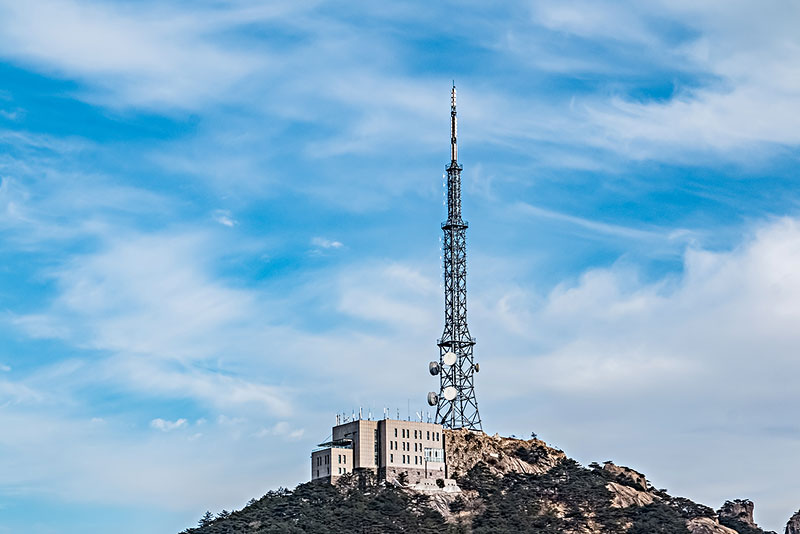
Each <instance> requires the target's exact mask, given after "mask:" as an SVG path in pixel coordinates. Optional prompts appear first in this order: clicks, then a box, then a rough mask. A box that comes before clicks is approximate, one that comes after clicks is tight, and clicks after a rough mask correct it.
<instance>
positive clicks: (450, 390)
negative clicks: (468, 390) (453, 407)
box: [444, 353, 458, 401]
mask: <svg viewBox="0 0 800 534" xmlns="http://www.w3.org/2000/svg"><path fill="white" fill-rule="evenodd" d="M451 354H452V353H451ZM456 395H458V390H457V389H456V388H454V387H453V386H447V387H446V388H444V398H445V399H447V400H449V401H451V400H453V399H455V398H456Z"/></svg>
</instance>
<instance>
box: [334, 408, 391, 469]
mask: <svg viewBox="0 0 800 534" xmlns="http://www.w3.org/2000/svg"><path fill="white" fill-rule="evenodd" d="M377 430H378V421H368V420H366V419H359V420H357V421H351V422H349V423H344V424H342V425H337V426H335V427H333V438H332V439H333V441H336V440H340V439H351V440H353V462H354V467H357V468H358V467H365V468H369V469H377V468H378V464H377V463H376V461H375V438H376V432H377ZM378 446H379V449H378V450H379V451H380V438H379V437H378Z"/></svg>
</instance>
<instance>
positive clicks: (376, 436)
mask: <svg viewBox="0 0 800 534" xmlns="http://www.w3.org/2000/svg"><path fill="white" fill-rule="evenodd" d="M442 430H443V429H442V425H439V424H435V423H423V422H418V421H401V420H397V419H381V420H377V421H373V420H370V419H356V420H354V421H349V422H346V423H343V424H339V425H336V426H334V427H333V429H332V431H331V435H332V440H331V441H329V442H327V443H321V444H320V445H319V447H318V448H316V449H314V451H312V453H311V480H322V481H327V482H331V483H335V482H336V480H338V478H339V477H340V476H342V475H343V474H346V473H350V472H352V471H353V470H355V469H366V470H369V471H371V472H373V473H374V474H375V475H376V476H377V478H378V480H387V481H390V482H397V483H399V482H405V483H406V484H409V485H423V486H427V485H433V484H435V483H436V481H437V480H439V479H441V480H442V481H444V480H445V479H446V478H447V464H446V462H445V456H444V439H445V437H444V432H443V431H442Z"/></svg>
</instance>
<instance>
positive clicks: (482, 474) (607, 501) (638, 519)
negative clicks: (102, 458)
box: [184, 430, 800, 534]
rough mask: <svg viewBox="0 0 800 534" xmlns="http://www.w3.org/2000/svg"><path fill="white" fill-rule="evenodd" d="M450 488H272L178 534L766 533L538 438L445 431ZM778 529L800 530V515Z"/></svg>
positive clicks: (745, 511)
mask: <svg viewBox="0 0 800 534" xmlns="http://www.w3.org/2000/svg"><path fill="white" fill-rule="evenodd" d="M445 436H446V439H445V456H446V458H447V462H448V469H449V474H450V476H451V477H452V478H454V479H455V480H456V483H457V486H447V488H446V491H445V490H444V489H443V490H442V491H436V490H433V491H432V490H431V489H430V488H425V489H424V490H422V489H419V488H418V489H415V488H412V487H404V486H398V485H392V484H386V483H378V482H377V481H376V480H375V479H374V477H373V476H372V475H371V474H370V473H353V474H351V475H347V476H344V477H342V479H340V480H339V482H338V483H337V484H336V486H331V485H328V484H322V483H306V484H301V485H299V486H297V488H295V489H294V490H287V489H279V490H277V491H271V492H269V493H267V494H266V495H265V496H264V497H262V498H261V499H259V500H255V499H254V500H251V501H250V502H249V503H248V504H247V506H246V507H245V508H243V509H242V510H239V511H235V512H228V511H225V510H223V511H222V512H220V513H219V514H217V515H216V516H213V515H211V514H210V513H207V514H206V516H205V517H204V518H202V519H201V521H200V524H199V526H198V527H197V528H191V529H187V530H185V531H184V534H239V533H241V534H265V533H277V532H281V533H284V532H285V533H295V532H297V533H300V532H303V533H329V532H358V533H376V534H377V533H390V532H397V533H400V532H419V533H428V532H430V533H437V534H442V533H464V534H468V533H474V534H488V533H506V532H513V533H515V534H516V533H520V532H535V533H542V534H595V533H596V534H600V533H603V534H609V533H620V534H623V533H625V534H657V533H663V534H763V533H764V531H763V530H762V529H761V528H759V527H758V525H756V523H755V522H754V521H753V509H754V505H753V503H752V502H751V501H749V500H744V499H736V500H732V501H727V502H725V503H724V504H723V505H722V507H721V508H720V509H719V510H717V511H715V510H714V509H712V508H710V507H708V506H704V505H702V504H698V503H695V502H692V501H690V500H689V499H685V498H681V497H674V496H671V495H669V494H668V493H667V492H666V490H660V489H656V488H655V487H653V486H652V484H650V482H649V481H648V480H647V478H646V477H645V475H644V474H642V473H639V472H638V471H635V470H633V469H630V468H627V467H623V466H620V465H615V464H613V463H611V462H606V463H604V464H602V465H600V464H597V463H592V464H590V465H589V466H588V467H583V466H581V465H579V464H578V463H577V462H575V461H574V460H572V459H570V458H568V457H567V456H566V454H564V452H563V451H561V450H558V449H555V448H552V447H549V446H548V445H547V444H546V443H545V442H543V441H541V440H538V439H530V440H521V439H515V438H504V437H500V436H498V435H495V436H488V435H486V434H483V433H474V432H469V431H466V430H454V431H449V430H448V431H445ZM785 534H800V512H798V513H797V514H795V515H794V516H793V517H792V519H790V520H789V524H788V525H787V527H786V533H785Z"/></svg>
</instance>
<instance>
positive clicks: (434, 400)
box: [428, 391, 439, 406]
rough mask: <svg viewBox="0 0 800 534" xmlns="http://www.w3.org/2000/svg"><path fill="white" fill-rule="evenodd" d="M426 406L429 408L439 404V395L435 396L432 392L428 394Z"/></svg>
mask: <svg viewBox="0 0 800 534" xmlns="http://www.w3.org/2000/svg"><path fill="white" fill-rule="evenodd" d="M428 404H430V405H431V406H436V405H437V404H439V395H437V394H436V393H434V392H433V391H431V392H430V393H428Z"/></svg>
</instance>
